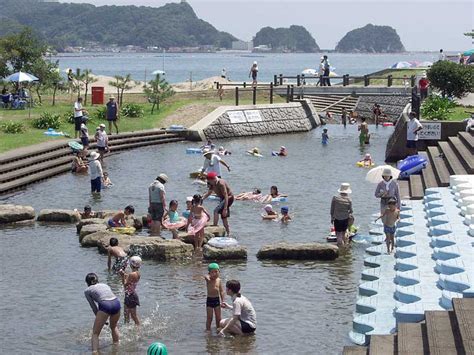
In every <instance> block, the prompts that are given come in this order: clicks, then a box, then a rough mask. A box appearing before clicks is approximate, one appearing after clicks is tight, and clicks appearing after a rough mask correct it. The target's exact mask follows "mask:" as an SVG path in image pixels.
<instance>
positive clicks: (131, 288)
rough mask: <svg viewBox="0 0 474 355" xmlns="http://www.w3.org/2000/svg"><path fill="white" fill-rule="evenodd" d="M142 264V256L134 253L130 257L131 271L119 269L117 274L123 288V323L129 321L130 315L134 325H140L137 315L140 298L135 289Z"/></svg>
mask: <svg viewBox="0 0 474 355" xmlns="http://www.w3.org/2000/svg"><path fill="white" fill-rule="evenodd" d="M141 265H142V258H140V257H139V256H137V255H135V256H132V257H131V258H130V268H131V269H132V272H130V273H126V272H125V271H124V270H120V271H119V274H120V276H121V278H122V283H123V288H124V289H125V299H124V304H125V307H124V317H125V323H128V322H130V317H132V319H133V321H134V322H135V325H136V326H140V320H139V319H138V315H137V306H139V305H140V299H139V298H138V295H137V292H136V291H135V289H136V287H137V284H138V281H140V271H139V270H140V266H141Z"/></svg>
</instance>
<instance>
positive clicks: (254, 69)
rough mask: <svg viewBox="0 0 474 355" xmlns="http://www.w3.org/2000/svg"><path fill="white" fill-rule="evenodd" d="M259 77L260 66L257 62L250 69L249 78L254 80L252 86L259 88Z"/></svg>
mask: <svg viewBox="0 0 474 355" xmlns="http://www.w3.org/2000/svg"><path fill="white" fill-rule="evenodd" d="M257 75H258V65H257V62H253V65H252V67H251V68H250V72H249V78H250V77H251V78H252V86H257Z"/></svg>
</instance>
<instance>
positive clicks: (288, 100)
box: [286, 85, 290, 103]
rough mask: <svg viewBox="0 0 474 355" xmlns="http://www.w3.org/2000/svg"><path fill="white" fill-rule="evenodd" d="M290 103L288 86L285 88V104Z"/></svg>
mask: <svg viewBox="0 0 474 355" xmlns="http://www.w3.org/2000/svg"><path fill="white" fill-rule="evenodd" d="M288 102H290V85H287V86H286V103H288Z"/></svg>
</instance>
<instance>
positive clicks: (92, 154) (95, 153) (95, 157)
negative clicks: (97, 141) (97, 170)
mask: <svg viewBox="0 0 474 355" xmlns="http://www.w3.org/2000/svg"><path fill="white" fill-rule="evenodd" d="M90 157H91V159H92V160H96V159H98V158H99V157H100V155H99V153H97V152H92V153H91V155H90Z"/></svg>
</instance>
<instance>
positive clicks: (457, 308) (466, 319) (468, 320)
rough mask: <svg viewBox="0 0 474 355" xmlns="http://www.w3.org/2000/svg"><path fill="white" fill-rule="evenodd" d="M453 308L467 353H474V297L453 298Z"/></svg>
mask: <svg viewBox="0 0 474 355" xmlns="http://www.w3.org/2000/svg"><path fill="white" fill-rule="evenodd" d="M453 308H454V313H455V314H456V319H457V321H458V325H459V331H460V333H461V340H462V344H463V348H464V351H465V353H466V354H474V298H453Z"/></svg>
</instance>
